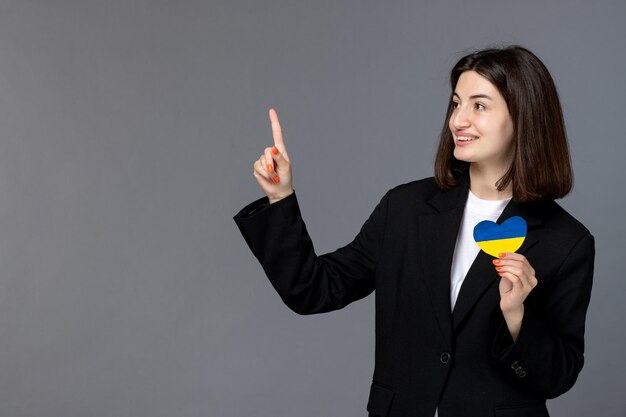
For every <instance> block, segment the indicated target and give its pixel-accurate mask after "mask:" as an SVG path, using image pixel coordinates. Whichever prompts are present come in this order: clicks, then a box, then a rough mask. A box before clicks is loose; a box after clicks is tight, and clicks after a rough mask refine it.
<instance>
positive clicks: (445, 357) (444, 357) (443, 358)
mask: <svg viewBox="0 0 626 417" xmlns="http://www.w3.org/2000/svg"><path fill="white" fill-rule="evenodd" d="M450 357H451V356H450V354H449V353H448V352H443V353H442V354H441V356H440V357H439V360H440V361H441V363H443V364H444V365H446V364H447V363H448V362H450Z"/></svg>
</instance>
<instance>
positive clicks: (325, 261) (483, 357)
mask: <svg viewBox="0 0 626 417" xmlns="http://www.w3.org/2000/svg"><path fill="white" fill-rule="evenodd" d="M450 80H451V87H452V91H451V97H450V104H449V107H448V111H447V114H446V118H445V123H444V128H443V130H442V133H441V136H440V143H439V148H438V151H437V156H436V160H435V177H434V178H426V179H423V180H420V181H413V182H410V183H408V184H403V185H400V186H397V187H395V188H393V189H392V190H390V191H388V192H387V193H386V194H385V196H384V197H383V198H382V200H381V201H380V203H379V204H378V206H377V207H376V208H375V210H374V212H373V213H372V214H371V216H370V217H369V219H368V220H367V221H366V223H365V224H364V225H363V227H362V229H361V231H360V232H359V234H358V235H357V236H356V238H355V239H354V241H352V242H351V243H350V244H348V245H346V246H345V247H343V248H340V249H338V250H336V251H335V252H332V253H328V254H325V255H321V256H317V255H316V254H315V252H314V250H313V245H312V243H311V240H310V238H309V236H308V234H307V231H306V227H305V225H304V222H303V220H302V217H301V215H300V211H299V209H298V203H297V199H296V195H295V192H294V191H293V188H292V186H291V165H290V161H289V156H288V154H287V150H286V148H285V143H284V141H283V137H282V133H281V129H280V124H279V121H278V117H277V115H276V112H275V111H273V110H270V119H271V123H272V131H273V136H274V146H273V147H271V148H266V149H265V153H264V154H263V155H261V157H260V158H259V159H258V160H257V161H256V162H255V163H254V176H255V177H256V179H257V181H258V183H259V185H260V186H261V188H262V189H263V191H264V192H265V194H266V197H264V198H262V199H260V200H257V201H255V202H253V203H251V204H250V205H248V206H247V207H245V208H244V209H243V210H241V211H240V212H239V213H238V214H237V215H236V216H235V221H236V223H237V225H238V226H239V228H240V230H241V233H242V234H243V236H244V238H245V239H246V242H247V243H248V245H249V247H250V249H251V250H252V252H253V253H254V255H255V256H256V257H257V258H258V260H259V261H260V263H261V265H262V266H263V268H264V270H265V272H266V273H267V276H268V277H269V279H270V280H271V282H272V284H273V285H274V287H275V288H276V290H277V291H278V293H279V294H280V296H281V298H282V299H283V301H284V302H285V303H286V304H287V305H288V306H289V307H290V308H291V309H293V310H294V311H296V312H297V313H299V314H314V313H321V312H325V311H331V310H335V309H339V308H342V307H344V306H345V305H347V304H348V303H350V302H352V301H355V300H357V299H360V298H363V297H365V296H366V295H368V294H370V293H371V292H372V291H373V290H376V358H375V359H376V362H375V370H374V376H373V381H372V387H371V391H370V397H369V402H368V406H367V409H368V411H369V413H370V416H397V417H400V416H402V417H404V416H416V417H421V416H423V417H432V416H433V415H437V414H438V415H439V416H440V417H448V416H464V417H470V416H477V417H478V416H480V417H483V416H490V415H496V416H548V412H547V409H546V405H545V403H546V399H548V398H554V397H556V396H558V395H561V394H563V393H564V392H566V391H567V390H569V389H570V388H571V387H572V385H573V384H574V382H575V381H576V378H577V376H578V373H579V372H580V370H581V369H582V366H583V351H584V327H585V315H586V311H587V306H588V304H589V299H590V294H591V283H592V275H593V259H594V239H593V236H592V235H591V234H590V233H589V231H588V230H587V229H586V228H585V227H584V226H583V225H582V224H580V223H579V222H578V221H577V220H575V219H574V218H573V217H572V216H570V215H569V214H568V213H567V212H566V211H565V210H563V208H561V207H560V206H559V205H558V204H557V203H555V202H554V199H556V198H560V197H563V196H564V195H566V194H567V193H569V192H570V190H571V187H572V172H571V167H570V157H569V153H568V146H567V139H566V135H565V128H564V124H563V117H562V112H561V107H560V104H559V99H558V95H557V92H556V88H555V86H554V82H553V81H552V78H551V76H550V74H549V72H548V70H547V69H546V67H545V66H544V65H543V63H542V62H541V61H540V60H539V59H538V58H537V57H536V56H535V55H534V54H532V53H531V52H530V51H528V50H527V49H524V48H522V47H519V46H511V47H508V48H503V49H487V50H482V51H478V52H475V53H472V54H470V55H467V56H465V57H463V58H461V59H460V60H459V62H457V64H456V65H455V66H454V68H453V69H452V72H451V77H450ZM514 216H520V217H522V218H523V219H524V220H525V221H526V224H527V228H528V229H527V234H526V238H525V240H524V242H523V244H522V246H521V248H520V249H519V250H517V251H516V253H511V252H506V253H501V254H499V256H498V257H497V258H494V257H492V256H490V255H488V254H487V253H485V252H483V251H480V249H479V247H478V245H477V244H476V243H475V242H474V241H473V238H472V231H473V229H474V226H475V225H476V224H477V223H479V222H480V221H483V220H491V221H497V223H498V224H500V223H502V222H503V221H505V220H506V219H508V218H510V217H514Z"/></svg>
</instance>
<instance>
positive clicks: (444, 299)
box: [419, 186, 469, 343]
mask: <svg viewBox="0 0 626 417" xmlns="http://www.w3.org/2000/svg"><path fill="white" fill-rule="evenodd" d="M468 190H469V188H468V187H467V186H459V187H454V188H453V189H451V190H449V191H447V192H443V193H439V194H437V195H436V196H435V197H434V198H433V199H431V200H430V201H429V202H428V203H429V204H430V205H431V206H432V207H434V208H435V209H436V211H437V212H436V213H434V214H431V215H423V216H420V217H419V231H420V238H419V242H420V244H421V248H420V250H421V252H422V254H424V256H422V259H423V266H424V268H423V271H424V275H423V280H424V283H425V285H426V287H427V288H428V292H429V295H430V300H431V302H432V307H433V309H434V311H435V316H436V317H437V321H438V323H439V328H440V330H441V333H442V336H443V338H444V341H445V343H449V342H450V341H451V340H452V315H451V312H450V309H451V307H450V267H451V265H452V256H453V254H454V246H455V244H456V237H457V233H458V230H459V225H460V224H461V217H462V216H463V209H464V206H465V200H466V199H467V193H468Z"/></svg>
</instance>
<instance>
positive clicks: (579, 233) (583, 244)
mask: <svg viewBox="0 0 626 417" xmlns="http://www.w3.org/2000/svg"><path fill="white" fill-rule="evenodd" d="M540 207H541V209H542V215H543V225H542V226H543V227H541V228H540V229H539V230H538V237H539V239H540V241H541V242H542V244H543V247H544V250H545V251H546V253H549V254H551V255H552V256H554V258H555V259H565V258H568V257H569V256H570V255H572V254H576V253H579V254H584V256H588V255H591V254H593V252H594V251H595V249H594V246H595V243H594V242H595V239H594V237H593V235H592V234H591V232H590V231H589V229H587V227H585V225H583V224H582V223H581V222H580V221H579V220H578V219H576V218H575V217H574V216H573V215H571V214H570V213H569V212H568V211H567V210H565V209H564V208H563V207H561V205H560V204H558V203H557V202H555V201H552V200H550V201H545V202H543V203H542V204H541V205H540Z"/></svg>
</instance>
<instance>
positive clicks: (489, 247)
mask: <svg viewBox="0 0 626 417" xmlns="http://www.w3.org/2000/svg"><path fill="white" fill-rule="evenodd" d="M476 243H477V244H478V246H479V247H480V248H481V249H482V250H484V251H485V252H487V253H488V254H489V255H491V256H493V257H494V258H497V257H498V254H499V253H502V252H515V251H516V250H518V249H519V248H520V246H522V243H524V237H514V238H510V239H495V240H483V241H482V242H476Z"/></svg>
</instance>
